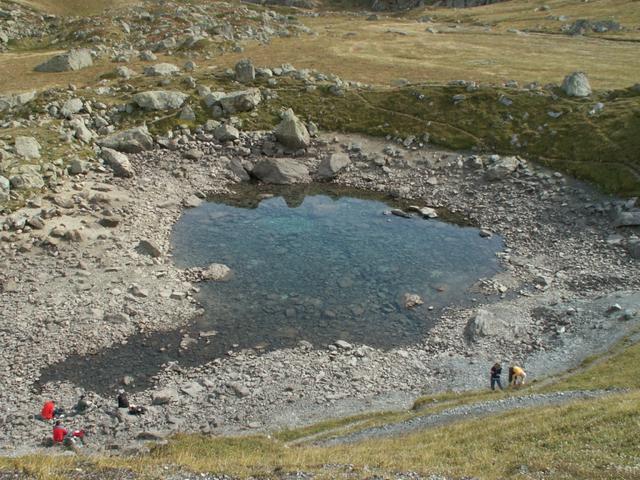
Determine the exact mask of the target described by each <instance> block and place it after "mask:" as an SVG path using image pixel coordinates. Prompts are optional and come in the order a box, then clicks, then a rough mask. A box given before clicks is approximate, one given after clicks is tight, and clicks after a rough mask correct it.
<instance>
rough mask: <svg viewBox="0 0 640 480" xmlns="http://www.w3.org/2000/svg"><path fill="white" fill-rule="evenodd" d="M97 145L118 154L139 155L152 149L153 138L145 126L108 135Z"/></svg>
mask: <svg viewBox="0 0 640 480" xmlns="http://www.w3.org/2000/svg"><path fill="white" fill-rule="evenodd" d="M98 145H100V146H101V147H107V148H111V149H113V150H117V151H119V152H126V153H139V152H142V151H144V150H150V149H152V148H153V137H152V136H151V134H150V133H149V130H147V126H146V125H145V126H142V127H136V128H132V129H129V130H124V131H122V132H117V133H114V134H113V135H109V136H108V137H105V138H103V139H101V140H99V141H98Z"/></svg>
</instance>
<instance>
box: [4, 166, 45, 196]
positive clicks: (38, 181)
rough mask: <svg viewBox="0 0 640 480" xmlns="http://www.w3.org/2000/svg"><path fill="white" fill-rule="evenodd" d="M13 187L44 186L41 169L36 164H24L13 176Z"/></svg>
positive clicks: (24, 188) (10, 178)
mask: <svg viewBox="0 0 640 480" xmlns="http://www.w3.org/2000/svg"><path fill="white" fill-rule="evenodd" d="M9 182H10V183H11V188H12V189H14V190H30V189H38V188H42V187H44V180H43V179H42V175H40V169H39V168H38V167H37V166H35V165H22V166H21V167H20V168H18V170H17V172H15V173H14V174H13V175H11V177H9Z"/></svg>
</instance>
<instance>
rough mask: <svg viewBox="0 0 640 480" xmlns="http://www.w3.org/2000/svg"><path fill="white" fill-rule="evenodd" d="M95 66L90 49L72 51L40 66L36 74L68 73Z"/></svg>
mask: <svg viewBox="0 0 640 480" xmlns="http://www.w3.org/2000/svg"><path fill="white" fill-rule="evenodd" d="M91 65H93V59H92V58H91V51H90V50H88V49H79V50H70V51H68V52H67V53H63V54H62V55H56V56H55V57H52V58H50V59H49V60H47V61H46V62H44V63H41V64H40V65H38V66H37V67H36V68H35V70H36V72H68V71H71V70H80V69H82V68H87V67H90V66H91Z"/></svg>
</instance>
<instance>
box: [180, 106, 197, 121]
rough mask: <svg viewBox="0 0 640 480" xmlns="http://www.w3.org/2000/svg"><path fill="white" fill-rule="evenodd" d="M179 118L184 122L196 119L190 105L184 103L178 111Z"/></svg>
mask: <svg viewBox="0 0 640 480" xmlns="http://www.w3.org/2000/svg"><path fill="white" fill-rule="evenodd" d="M179 118H180V120H183V121H185V122H194V121H195V120H196V112H194V111H193V108H191V106H190V105H185V106H184V107H182V110H181V111H180V117H179Z"/></svg>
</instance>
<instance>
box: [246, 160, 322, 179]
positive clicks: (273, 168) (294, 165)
mask: <svg viewBox="0 0 640 480" xmlns="http://www.w3.org/2000/svg"><path fill="white" fill-rule="evenodd" d="M251 173H252V175H253V176H254V177H256V178H257V179H258V180H261V181H262V182H264V183H271V184H277V185H287V184H292V183H307V182H309V181H310V180H311V178H310V177H309V170H308V169H307V167H306V166H305V165H303V164H302V163H299V162H297V161H295V160H293V159H290V158H275V159H271V158H270V159H265V160H261V161H260V162H258V164H257V165H256V166H255V167H254V168H253V170H252V171H251Z"/></svg>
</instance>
